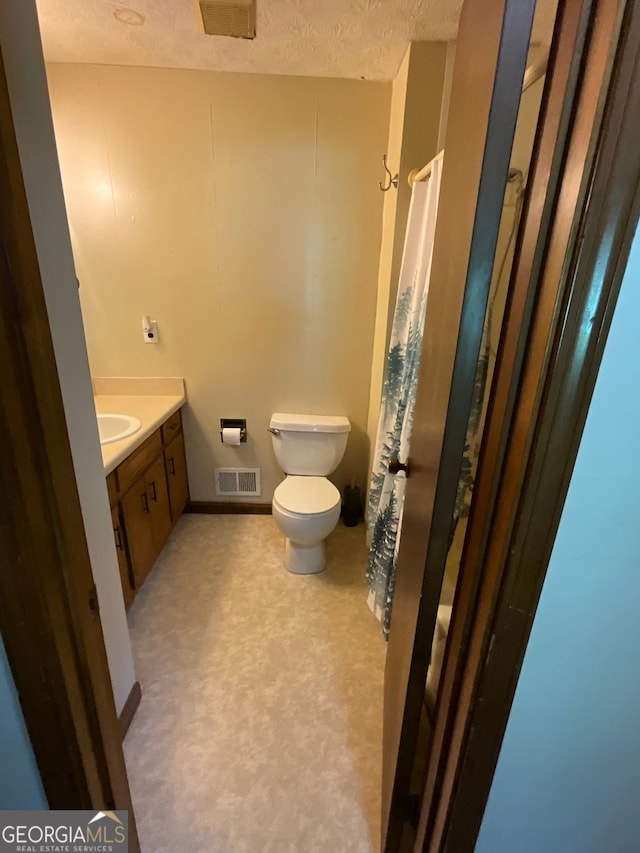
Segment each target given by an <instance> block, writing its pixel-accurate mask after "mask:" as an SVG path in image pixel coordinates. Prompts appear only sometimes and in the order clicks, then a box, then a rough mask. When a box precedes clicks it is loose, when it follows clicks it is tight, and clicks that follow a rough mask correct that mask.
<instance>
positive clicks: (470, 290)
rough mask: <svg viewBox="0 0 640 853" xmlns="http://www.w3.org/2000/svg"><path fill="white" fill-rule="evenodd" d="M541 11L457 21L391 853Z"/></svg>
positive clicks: (401, 584) (417, 430)
mask: <svg viewBox="0 0 640 853" xmlns="http://www.w3.org/2000/svg"><path fill="white" fill-rule="evenodd" d="M534 10H535V0H466V2H465V4H464V6H463V9H462V15H461V19H460V28H459V34H458V48H457V51H456V64H455V68H454V76H453V84H452V92H451V103H450V108H449V118H448V127H447V146H446V156H445V161H444V166H443V174H442V186H441V192H440V201H439V206H438V220H437V223H436V233H435V241H434V250H433V261H432V270H431V283H430V289H429V302H428V308H427V312H426V320H425V329H424V342H423V348H422V364H423V366H422V369H421V370H420V376H419V382H418V391H417V399H416V406H415V419H414V423H413V432H412V438H411V459H412V469H411V477H410V478H409V479H408V481H407V490H406V495H405V502H404V508H403V522H402V524H403V526H402V535H401V538H400V544H399V553H398V561H397V572H396V577H395V588H394V602H393V613H392V618H391V630H390V635H389V648H388V651H387V662H386V669H385V688H384V690H385V696H384V720H383V789H382V849H383V850H384V851H395V850H396V849H397V848H398V845H399V844H400V843H401V840H402V839H403V834H404V836H405V839H406V836H407V834H408V832H409V830H408V827H409V825H410V822H411V815H410V808H411V803H412V797H411V795H412V794H416V793H417V794H418V796H419V794H420V791H419V790H418V791H413V790H412V788H411V784H412V771H413V768H414V763H415V752H416V743H417V739H418V734H419V726H420V717H421V712H422V707H423V701H424V691H425V683H426V676H427V670H428V667H429V660H430V657H431V645H432V639H433V634H434V629H435V623H436V615H437V608H438V602H439V598H440V588H441V586H442V579H443V575H444V570H445V564H446V559H447V552H448V546H449V533H450V527H451V519H452V517H453V511H454V504H455V498H456V491H457V485H458V477H459V473H460V466H461V462H462V459H463V455H464V445H465V438H466V426H467V422H468V419H469V413H470V411H471V406H472V401H473V390H474V382H475V374H476V366H477V362H478V357H479V354H480V348H481V341H482V332H483V325H484V316H485V311H486V305H487V301H488V296H489V289H490V284H491V272H492V269H493V261H494V257H495V252H496V246H497V241H498V233H499V228H500V220H501V217H502V211H503V205H504V193H505V188H506V184H507V175H508V171H509V163H510V156H511V149H512V145H513V137H514V133H515V128H516V121H517V116H518V107H519V104H520V97H521V91H522V80H523V77H524V73H525V68H526V62H527V54H528V51H529V41H530V32H531V24H532V21H533V15H534ZM479 56H481V57H482V61H479V60H478V57H479ZM413 831H414V833H415V829H414V830H413ZM402 843H404V841H403V842H402Z"/></svg>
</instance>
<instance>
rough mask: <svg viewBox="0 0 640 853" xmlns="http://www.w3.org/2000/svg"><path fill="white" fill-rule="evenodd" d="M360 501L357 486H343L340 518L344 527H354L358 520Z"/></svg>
mask: <svg viewBox="0 0 640 853" xmlns="http://www.w3.org/2000/svg"><path fill="white" fill-rule="evenodd" d="M360 512H361V502H360V489H359V488H358V486H345V489H344V498H343V501H342V520H343V521H344V525H345V527H355V526H356V524H357V523H358V521H359V520H360Z"/></svg>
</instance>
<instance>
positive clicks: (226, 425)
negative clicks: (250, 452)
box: [220, 418, 247, 444]
mask: <svg viewBox="0 0 640 853" xmlns="http://www.w3.org/2000/svg"><path fill="white" fill-rule="evenodd" d="M223 429H239V430H240V444H246V443H247V419H246V418H220V441H222V430H223Z"/></svg>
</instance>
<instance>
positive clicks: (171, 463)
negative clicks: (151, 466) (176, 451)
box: [169, 456, 176, 477]
mask: <svg viewBox="0 0 640 853" xmlns="http://www.w3.org/2000/svg"><path fill="white" fill-rule="evenodd" d="M169 473H170V474H173V476H174V477H175V475H176V460H175V459H174V458H173V456H172V457H171V458H170V459H169Z"/></svg>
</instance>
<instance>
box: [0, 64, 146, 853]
mask: <svg viewBox="0 0 640 853" xmlns="http://www.w3.org/2000/svg"><path fill="white" fill-rule="evenodd" d="M0 288H1V293H0V296H1V298H0V363H2V369H3V373H2V388H1V392H0V442H1V444H2V453H1V454H0V492H1V493H2V494H3V495H5V496H9V495H10V496H11V499H10V500H3V501H0V536H1V537H2V549H0V560H1V570H0V633H1V634H2V637H3V640H4V644H5V647H6V652H7V658H8V660H9V665H10V667H11V671H12V674H13V678H14V681H15V684H16V688H17V691H18V696H19V699H20V704H21V707H22V712H23V715H24V718H25V723H26V726H27V730H28V733H29V737H30V740H31V743H32V745H33V749H34V753H35V757H36V762H37V764H38V768H39V771H40V775H41V778H42V783H43V787H44V790H45V794H46V796H47V800H48V803H49V807H50V808H52V809H77V808H86V809H91V808H96V809H104V808H108V809H126V810H127V811H128V812H129V836H130V841H129V844H130V848H129V849H130V850H132V851H134V853H137V851H139V849H140V848H139V843H138V838H137V833H136V824H135V818H134V815H133V810H132V804H131V795H130V791H129V784H128V781H127V774H126V769H125V764H124V756H123V753H122V744H121V734H120V726H119V723H118V718H117V716H116V709H115V705H114V700H113V691H112V687H111V679H110V675H109V669H108V665H107V657H106V652H105V647H104V639H103V636H102V626H101V622H100V617H99V612H98V603H97V596H96V592H95V585H94V581H93V575H92V570H91V563H90V559H89V553H88V548H87V542H86V537H85V532H84V524H83V519H82V512H81V508H80V499H79V496H78V489H77V485H76V480H75V475H74V468H73V461H72V456H71V448H70V446H69V437H68V434H67V425H66V419H65V414H64V408H63V401H62V393H61V390H60V384H59V380H58V372H57V365H56V360H55V355H54V350H53V343H52V340H51V333H50V329H49V318H48V313H47V307H46V303H45V296H44V291H43V286H42V280H41V276H40V267H39V263H38V256H37V252H36V246H35V242H34V236H33V232H32V228H31V219H30V213H29V207H28V202H27V197H26V192H25V187H24V181H23V175H22V168H21V163H20V157H19V153H18V145H17V141H16V133H15V127H14V123H13V116H12V111H11V103H10V98H9V92H8V88H7V81H6V75H5V70H4V63H3V61H2V57H1V54H0Z"/></svg>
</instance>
